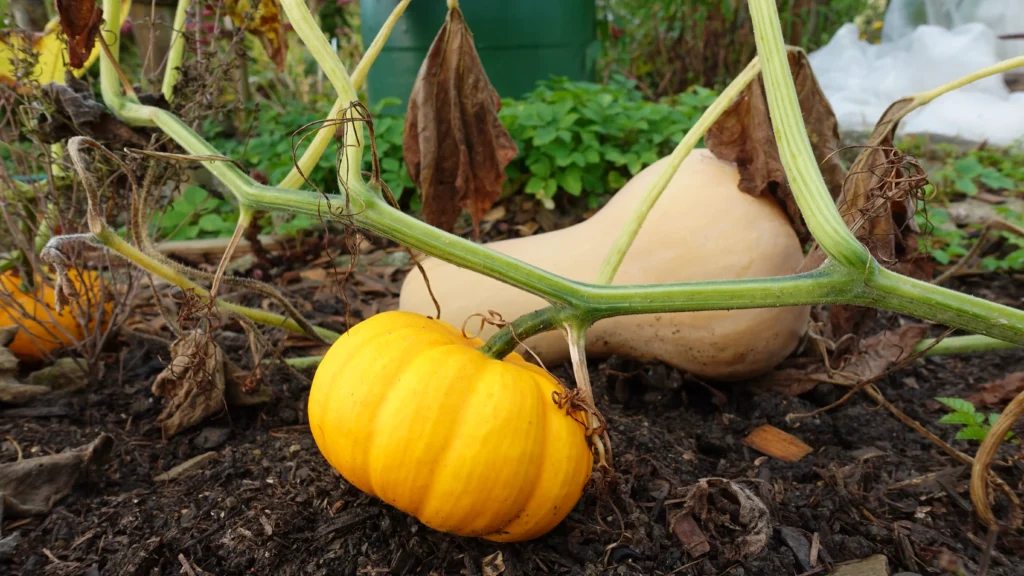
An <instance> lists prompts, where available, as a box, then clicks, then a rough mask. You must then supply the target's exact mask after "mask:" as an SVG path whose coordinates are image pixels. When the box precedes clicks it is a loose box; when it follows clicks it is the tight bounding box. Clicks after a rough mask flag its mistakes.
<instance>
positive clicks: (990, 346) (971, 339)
mask: <svg viewBox="0 0 1024 576" xmlns="http://www.w3.org/2000/svg"><path fill="white" fill-rule="evenodd" d="M934 342H935V340H934V339H931V338H929V339H927V340H921V342H920V343H918V345H917V346H916V347H915V348H914V352H915V353H916V352H920V351H922V350H924V351H925V353H924V355H925V356H950V355H954V354H973V353H976V352H989V351H992V350H1008V349H1011V348H1016V347H1017V346H1016V345H1015V344H1012V343H1010V342H1003V341H1002V340H993V339H992V338H988V337H985V336H978V335H975V334H971V335H969V336H956V337H954V338H944V339H943V340H942V341H940V342H939V343H938V344H935V345H934V346H932V344H933V343H934ZM929 346H931V347H930V348H929Z"/></svg>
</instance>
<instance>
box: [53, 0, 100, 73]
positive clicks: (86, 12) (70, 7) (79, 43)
mask: <svg viewBox="0 0 1024 576" xmlns="http://www.w3.org/2000/svg"><path fill="white" fill-rule="evenodd" d="M55 4H56V6H57V15H58V16H59V17H60V28H61V30H62V31H63V32H64V35H65V36H67V38H68V64H69V65H70V66H71V67H72V68H81V67H82V66H85V61H86V60H88V58H89V55H90V54H91V53H92V49H93V47H94V46H95V45H96V35H97V34H98V33H99V31H100V24H101V23H102V22H103V10H102V9H101V8H100V7H99V6H98V5H97V4H96V0H56V2H55Z"/></svg>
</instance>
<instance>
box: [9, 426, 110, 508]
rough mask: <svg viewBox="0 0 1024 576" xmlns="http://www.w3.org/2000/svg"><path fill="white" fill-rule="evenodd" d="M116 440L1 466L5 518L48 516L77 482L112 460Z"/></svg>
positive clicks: (104, 437) (102, 440) (98, 441)
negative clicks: (34, 515)
mask: <svg viewBox="0 0 1024 576" xmlns="http://www.w3.org/2000/svg"><path fill="white" fill-rule="evenodd" d="M113 447H114V439H113V438H111V437H110V436H108V435H107V434H100V436H99V437H98V438H96V440H94V441H93V442H92V443H90V444H86V445H85V446H82V447H80V448H77V449H75V450H71V451H69V452H62V453H60V454H51V455H48V456H40V457H39V458H28V459H25V460H18V461H17V462H8V463H6V464H0V503H2V504H3V508H2V509H3V513H4V515H5V517H6V516H8V515H10V516H30V515H33V514H45V513H47V512H49V511H50V508H52V507H53V505H54V504H55V503H56V502H57V501H58V500H60V499H61V498H63V497H64V496H66V495H67V494H68V493H69V492H71V488H72V487H73V486H74V485H75V483H76V482H77V481H78V479H79V478H80V477H81V476H82V475H83V474H85V473H87V472H88V471H89V470H91V469H94V468H96V467H98V466H101V465H103V464H104V463H106V462H107V460H109V458H110V454H111V451H112V449H113Z"/></svg>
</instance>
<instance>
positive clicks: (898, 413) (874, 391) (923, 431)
mask: <svg viewBox="0 0 1024 576" xmlns="http://www.w3.org/2000/svg"><path fill="white" fill-rule="evenodd" d="M864 391H865V392H867V393H868V396H871V398H872V399H873V400H874V401H875V402H877V403H878V405H879V406H881V407H883V408H885V409H886V410H888V411H889V412H890V413H892V415H893V416H895V417H896V418H897V419H899V421H900V422H903V423H904V424H906V425H907V426H910V427H911V428H913V429H914V430H915V431H916V432H917V433H918V434H920V435H922V436H924V437H925V438H927V439H928V440H931V442H932V443H933V444H935V445H936V446H938V447H939V448H941V449H942V450H943V451H944V452H945V453H946V454H949V455H950V456H952V457H953V458H955V459H957V460H958V461H960V463H961V464H967V465H969V466H972V471H971V500H972V501H974V500H975V497H974V496H975V482H976V481H975V477H976V474H975V468H974V465H975V462H976V460H975V459H974V458H971V457H970V456H969V455H967V454H965V453H963V452H961V451H959V450H957V449H956V448H953V447H952V446H950V445H949V444H947V443H946V442H944V441H943V440H942V438H939V437H938V436H936V435H935V434H933V433H932V432H931V431H929V430H928V429H927V428H925V427H924V426H922V425H921V424H920V423H919V422H918V421H917V420H914V419H913V418H911V417H910V416H907V415H906V414H904V413H903V411H902V410H900V409H899V408H897V407H896V406H895V405H893V404H892V403H891V402H889V401H888V400H886V399H885V396H883V395H882V392H881V391H880V390H879V389H878V388H876V387H875V385H874V384H870V385H868V386H865V387H864ZM1022 397H1024V392H1022V393H1021V395H1020V396H1018V397H1017V399H1018V400H1021V398H1022ZM1015 401H1016V400H1015ZM1020 408H1021V409H1024V400H1021V406H1020ZM1008 409H1009V407H1007V410H1008ZM1003 414H1004V415H1005V414H1006V412H1005V411H1004V412H1003ZM1018 416H1019V414H1018ZM1000 419H1001V417H1000ZM997 424H998V422H997ZM1011 424H1013V421H1010V422H1009V423H1008V424H1006V429H1005V430H1004V432H1003V435H1004V436H1005V434H1006V432H1007V431H1009V427H1010V425H1011ZM995 429H996V427H995V426H993V427H992V432H989V434H988V435H986V437H985V438H986V441H988V438H990V437H991V435H992V433H993V432H994V431H995ZM1000 439H1001V437H1000ZM982 446H984V443H982ZM998 446H999V444H998V443H996V447H998ZM992 452H993V453H995V450H994V449H993V450H992ZM979 453H980V449H979ZM990 459H991V458H990ZM987 472H988V467H987V466H986V467H985V470H984V471H983V473H981V474H977V476H980V478H979V479H978V482H981V486H982V488H981V489H982V491H984V485H985V481H984V475H983V474H984V473H987ZM988 479H989V482H992V483H993V484H995V485H996V486H997V487H998V488H999V489H1000V490H1002V491H1003V492H1004V493H1005V494H1006V497H1007V498H1008V499H1009V500H1010V503H1011V505H1012V506H1013V510H1014V514H1013V515H1012V517H1013V518H1016V519H1018V520H1019V518H1017V513H1016V512H1017V511H1018V510H1019V509H1020V500H1019V499H1018V498H1017V495H1016V494H1014V493H1013V489H1011V488H1010V487H1009V486H1008V485H1007V484H1006V482H1004V481H1003V479H1002V478H999V477H998V476H996V475H995V474H988ZM982 497H983V500H982V501H983V502H985V504H986V507H985V508H984V509H985V510H988V508H987V502H986V501H985V500H984V495H983V493H982ZM974 506H975V508H976V509H977V510H978V513H979V516H980V515H981V512H982V510H983V508H981V507H979V506H978V503H977V502H975V504H974ZM989 517H991V511H990V510H989ZM982 519H983V520H984V517H983V518H982ZM993 520H994V519H993ZM1012 521H1013V520H1011V522H1012Z"/></svg>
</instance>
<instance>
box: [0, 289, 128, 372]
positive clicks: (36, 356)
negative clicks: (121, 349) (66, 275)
mask: <svg viewBox="0 0 1024 576" xmlns="http://www.w3.org/2000/svg"><path fill="white" fill-rule="evenodd" d="M71 281H72V283H73V284H74V285H75V287H76V288H77V289H78V291H79V293H80V294H81V295H82V296H81V300H80V302H81V306H83V307H89V308H90V309H91V313H90V316H91V318H90V322H89V328H92V327H93V326H95V324H94V320H95V317H96V314H95V312H98V311H99V303H100V301H101V296H102V283H101V281H100V278H99V275H98V274H96V273H95V272H92V271H86V272H84V273H78V272H72V274H71ZM21 284H22V282H21V277H20V276H18V275H17V273H16V272H15V271H13V270H11V271H8V272H5V273H3V274H0V328H7V327H10V326H17V327H18V332H17V334H16V335H15V336H14V340H13V341H11V343H10V344H8V345H7V348H8V349H9V350H10V351H11V352H13V353H14V355H15V356H17V357H18V358H20V359H22V360H40V359H43V358H45V357H47V356H48V355H49V354H50V353H52V352H53V351H55V350H57V349H60V348H64V347H67V346H72V345H74V344H77V343H79V342H81V341H82V340H84V339H85V338H86V336H87V335H88V333H89V332H88V331H87V329H86V328H85V327H84V326H82V325H81V323H79V321H78V319H77V318H75V314H74V312H73V310H72V308H74V306H66V307H65V308H64V309H63V310H61V313H60V314H57V311H56V307H55V304H54V290H53V287H52V286H49V285H47V284H44V283H42V282H41V281H40V280H39V279H37V280H36V282H35V285H34V290H33V292H31V293H26V292H23V291H22V286H21ZM111 309H112V305H111V303H109V302H108V303H107V304H106V305H105V306H104V312H105V314H104V320H109V316H110V311H111Z"/></svg>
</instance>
